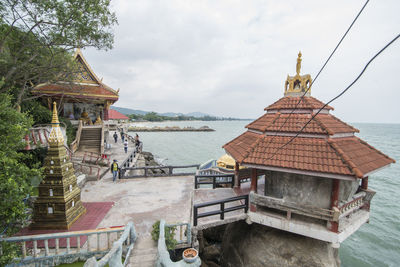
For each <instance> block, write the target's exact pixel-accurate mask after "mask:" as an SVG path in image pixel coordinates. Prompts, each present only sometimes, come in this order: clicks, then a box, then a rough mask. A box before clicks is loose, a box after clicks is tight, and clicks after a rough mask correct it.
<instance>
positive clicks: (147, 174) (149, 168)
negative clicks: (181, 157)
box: [121, 164, 200, 179]
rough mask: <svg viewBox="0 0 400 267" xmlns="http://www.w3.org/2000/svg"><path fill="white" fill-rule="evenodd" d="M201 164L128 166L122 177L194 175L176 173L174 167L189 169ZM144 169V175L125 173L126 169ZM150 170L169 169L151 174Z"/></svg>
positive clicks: (124, 170)
mask: <svg viewBox="0 0 400 267" xmlns="http://www.w3.org/2000/svg"><path fill="white" fill-rule="evenodd" d="M199 166H200V165H199V164H194V165H185V166H144V167H128V168H123V169H122V171H123V172H122V175H121V178H122V179H126V178H138V177H161V176H183V175H194V174H195V173H194V172H189V173H174V172H173V170H174V169H187V168H196V169H198V168H199ZM137 170H144V174H143V175H125V173H126V171H137ZM148 170H163V171H167V172H166V173H158V174H151V175H150V174H149V172H148Z"/></svg>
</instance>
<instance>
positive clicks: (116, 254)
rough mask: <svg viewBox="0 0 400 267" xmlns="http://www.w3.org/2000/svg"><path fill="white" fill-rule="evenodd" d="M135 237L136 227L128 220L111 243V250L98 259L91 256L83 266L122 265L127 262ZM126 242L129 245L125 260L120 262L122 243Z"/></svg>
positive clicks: (113, 266)
mask: <svg viewBox="0 0 400 267" xmlns="http://www.w3.org/2000/svg"><path fill="white" fill-rule="evenodd" d="M136 239H137V234H136V229H135V226H134V224H133V222H129V223H128V224H127V225H126V226H125V230H124V232H123V234H122V235H121V237H120V238H119V239H118V240H117V241H115V242H114V243H113V246H112V248H111V250H110V251H109V252H108V253H107V254H106V255H105V256H104V257H103V258H101V259H100V260H99V261H97V260H96V257H92V258H90V259H88V260H87V261H86V262H85V264H84V265H83V266H86V267H103V266H105V265H106V264H107V263H108V264H109V266H111V267H124V266H126V265H127V264H128V262H129V256H130V254H131V252H132V249H133V246H134V244H135V241H136ZM124 243H126V244H127V245H129V248H128V251H127V253H126V256H125V261H124V263H122V252H123V247H122V246H123V245H124Z"/></svg>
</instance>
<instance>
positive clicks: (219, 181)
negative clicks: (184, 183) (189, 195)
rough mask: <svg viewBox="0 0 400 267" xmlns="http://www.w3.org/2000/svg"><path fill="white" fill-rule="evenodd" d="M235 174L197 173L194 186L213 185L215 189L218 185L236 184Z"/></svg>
mask: <svg viewBox="0 0 400 267" xmlns="http://www.w3.org/2000/svg"><path fill="white" fill-rule="evenodd" d="M234 182H235V175H234V174H211V175H206V174H203V175H195V176H194V188H195V189H197V188H199V186H200V185H212V187H213V189H215V188H217V186H218V185H225V184H227V185H230V186H231V187H233V186H234Z"/></svg>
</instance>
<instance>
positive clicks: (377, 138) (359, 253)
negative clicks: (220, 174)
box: [130, 121, 400, 267]
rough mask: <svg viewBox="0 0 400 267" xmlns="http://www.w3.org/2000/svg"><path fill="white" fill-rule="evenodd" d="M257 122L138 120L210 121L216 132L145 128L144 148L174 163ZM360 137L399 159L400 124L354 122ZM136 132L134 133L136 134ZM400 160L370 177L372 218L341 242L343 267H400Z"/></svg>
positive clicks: (216, 152) (204, 154)
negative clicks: (373, 191) (373, 192)
mask: <svg viewBox="0 0 400 267" xmlns="http://www.w3.org/2000/svg"><path fill="white" fill-rule="evenodd" d="M250 122H251V121H210V122H205V121H179V122H175V121H174V122H160V123H137V124H134V125H137V126H148V127H153V126H179V127H186V126H191V127H195V128H199V127H201V126H204V125H207V126H209V127H210V128H213V129H215V131H214V132H139V133H138V134H139V137H140V140H141V141H143V150H145V151H149V152H152V153H153V154H154V156H155V157H156V159H158V160H159V161H161V162H163V163H164V164H168V165H186V164H201V163H204V162H206V161H207V160H209V159H218V158H219V157H220V156H222V155H224V154H225V151H224V150H223V148H222V146H223V145H224V144H225V143H227V142H229V141H230V140H232V139H233V138H235V137H237V136H239V135H240V134H241V133H243V132H244V131H245V130H246V129H245V128H244V127H245V126H246V125H247V124H248V123H250ZM352 125H353V126H354V127H356V128H358V129H359V130H360V133H358V134H357V136H358V137H360V138H361V139H363V140H364V141H366V142H368V143H369V144H370V145H372V146H374V147H375V148H377V149H379V150H380V151H382V152H383V153H385V154H386V155H388V156H390V157H391V158H393V159H395V160H396V161H398V160H399V159H400V124H364V123H362V124H361V123H353V124H352ZM130 134H132V135H133V134H134V133H132V132H131V133H130ZM399 174H400V164H399V163H395V164H392V165H391V166H390V167H388V168H385V169H383V170H381V171H379V172H376V173H374V174H372V175H370V177H369V188H371V189H372V190H375V191H376V192H377V194H376V195H375V196H374V198H373V199H372V203H371V217H370V223H369V224H365V225H363V226H362V227H361V228H360V229H359V230H358V231H357V232H356V233H355V234H353V235H352V236H351V237H349V238H348V239H347V240H346V241H345V242H343V243H342V244H341V247H340V251H339V253H340V259H341V261H342V266H345V267H353V266H400V197H399V194H400V177H399Z"/></svg>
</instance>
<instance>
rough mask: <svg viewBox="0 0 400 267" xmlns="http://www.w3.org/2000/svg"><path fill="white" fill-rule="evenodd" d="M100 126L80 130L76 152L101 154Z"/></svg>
mask: <svg viewBox="0 0 400 267" xmlns="http://www.w3.org/2000/svg"><path fill="white" fill-rule="evenodd" d="M101 131H102V127H101V126H88V127H83V128H82V133H81V138H80V141H79V148H78V151H86V152H96V153H101Z"/></svg>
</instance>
